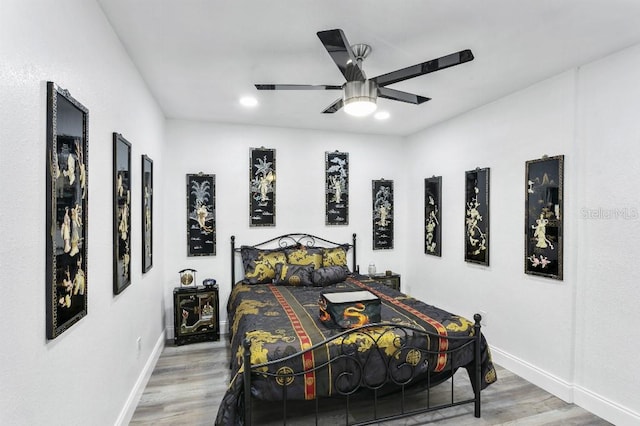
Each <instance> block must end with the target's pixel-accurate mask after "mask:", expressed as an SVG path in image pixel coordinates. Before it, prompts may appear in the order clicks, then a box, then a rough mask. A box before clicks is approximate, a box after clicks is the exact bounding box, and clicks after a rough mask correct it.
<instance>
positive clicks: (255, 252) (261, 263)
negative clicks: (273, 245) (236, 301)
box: [240, 246, 287, 284]
mask: <svg viewBox="0 0 640 426" xmlns="http://www.w3.org/2000/svg"><path fill="white" fill-rule="evenodd" d="M240 256H241V257H242V266H244V282H245V283H247V284H264V283H270V282H271V281H273V278H274V277H275V276H276V272H275V267H276V264H278V263H286V262H287V256H286V254H285V253H284V252H283V251H280V250H260V249H257V248H255V247H249V246H242V247H240Z"/></svg>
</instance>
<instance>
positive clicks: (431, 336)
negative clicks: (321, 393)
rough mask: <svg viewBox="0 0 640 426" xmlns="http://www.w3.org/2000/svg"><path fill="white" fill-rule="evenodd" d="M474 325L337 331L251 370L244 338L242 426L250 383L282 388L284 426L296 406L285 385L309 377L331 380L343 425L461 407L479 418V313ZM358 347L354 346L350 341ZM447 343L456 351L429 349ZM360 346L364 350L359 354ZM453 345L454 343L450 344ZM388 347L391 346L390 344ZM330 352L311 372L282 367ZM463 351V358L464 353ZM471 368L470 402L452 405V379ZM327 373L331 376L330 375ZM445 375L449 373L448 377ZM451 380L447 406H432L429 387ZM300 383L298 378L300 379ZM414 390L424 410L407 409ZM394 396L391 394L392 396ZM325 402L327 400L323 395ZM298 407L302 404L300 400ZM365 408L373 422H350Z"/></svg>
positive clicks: (247, 419) (248, 418) (248, 420)
mask: <svg viewBox="0 0 640 426" xmlns="http://www.w3.org/2000/svg"><path fill="white" fill-rule="evenodd" d="M474 320H475V324H474V326H473V330H474V331H473V335H471V336H441V335H438V334H437V333H432V332H428V331H424V330H421V329H417V328H414V327H410V326H404V325H397V324H390V323H379V324H369V325H365V326H362V327H358V328H354V329H350V330H347V331H344V332H341V333H339V334H337V335H335V336H333V337H331V338H330V339H327V340H325V341H323V342H320V343H318V344H315V345H313V346H311V347H309V348H308V349H306V350H305V351H300V352H297V353H294V354H291V355H289V356H286V357H283V358H281V359H277V360H273V361H269V362H265V363H261V364H255V365H251V361H250V359H251V350H250V349H251V342H250V341H249V340H248V339H245V341H244V342H243V346H244V355H243V362H244V366H245V367H246V366H250V367H248V368H245V369H244V375H243V380H244V396H243V399H242V402H241V404H242V405H244V407H242V411H243V413H242V415H243V417H244V424H245V425H251V424H252V420H253V418H252V417H253V414H254V413H253V401H252V400H253V398H252V393H251V387H252V382H253V381H256V380H258V381H259V380H273V381H276V382H277V383H278V384H280V387H281V389H282V395H281V399H282V424H283V425H286V424H287V418H288V405H290V404H294V402H293V401H291V400H290V399H289V398H288V395H287V388H288V386H287V385H286V384H288V383H291V382H292V381H293V380H294V379H295V378H302V380H306V378H307V376H309V375H310V374H328V376H327V377H330V378H331V379H330V380H331V386H330V388H331V389H332V392H331V396H330V397H329V398H330V399H332V400H334V401H335V400H340V401H341V403H343V404H344V419H345V422H344V424H346V425H350V426H356V425H367V424H373V423H378V422H382V421H390V420H394V419H400V418H405V417H410V416H415V415H417V414H421V413H428V412H432V411H436V410H443V409H447V408H451V407H455V406H459V405H465V404H474V415H475V417H480V414H481V400H480V388H481V386H480V383H481V364H482V359H481V357H482V350H481V343H482V335H481V333H480V320H481V316H480V315H479V314H476V315H474ZM355 333H357V339H359V340H358V342H359V343H358V344H357V345H356V344H354V343H353V341H354V338H356V334H355ZM442 339H446V340H447V342H446V344H445V345H444V347H445V348H448V347H452V346H455V348H453V349H446V350H441V349H437V350H433V349H431V347H432V346H434V344H432V342H438V343H437V344H435V346H436V347H439V348H442V347H443V344H442V343H443V341H442ZM363 340H366V342H365V343H364V344H365V346H366V347H367V350H366V351H363V350H360V348H361V347H362V346H361V345H362V344H363V343H362V342H363ZM454 340H455V341H456V342H455V344H449V342H453V341H454ZM390 342H391V343H390ZM329 346H331V347H333V352H332V355H331V357H330V358H329V359H327V360H324V361H320V362H318V363H317V365H314V366H313V367H312V368H305V369H304V370H302V371H291V369H290V368H282V366H284V365H287V362H288V361H291V360H294V359H296V357H298V358H299V357H304V356H305V355H306V354H313V353H318V352H317V351H318V350H321V351H322V352H324V353H328V347H329ZM463 351H466V354H465V352H463ZM468 354H472V360H471V362H468V356H469V355H468ZM441 357H446V358H445V359H447V360H448V361H447V362H446V368H444V369H443V370H441V371H440V372H438V373H435V374H434V368H435V367H436V365H439V362H441V359H442V358H441ZM457 359H464V360H465V362H464V365H456V364H457V362H458V361H456V360H457ZM470 365H472V366H473V369H472V370H473V374H474V376H475V377H474V379H475V380H472V381H471V382H472V383H473V382H475V386H473V398H469V399H462V400H456V399H455V392H454V374H455V372H456V370H457V369H458V368H460V367H469V366H470ZM328 372H329V373H328ZM447 373H448V374H447ZM449 377H450V379H451V390H450V392H451V395H450V399H448V401H446V402H442V401H441V402H438V403H433V401H432V399H431V388H432V386H435V385H437V384H439V383H441V382H443V381H446V380H448V379H449ZM298 380H300V379H298ZM416 387H419V388H420V389H421V391H424V392H425V393H426V404H425V406H422V407H419V408H414V409H410V408H409V407H408V406H407V404H406V397H407V395H408V394H409V392H413V391H414V390H415V388H416ZM390 393H393V395H390ZM324 398H327V397H326V396H325V397H324ZM383 398H397V399H394V402H396V401H397V402H399V404H396V406H399V408H398V409H397V410H396V411H394V412H392V413H388V412H384V413H383V412H381V410H380V409H379V404H380V401H381V400H382V399H383ZM319 399H322V398H321V397H318V396H316V397H315V400H314V402H313V405H314V407H315V416H314V417H315V424H316V425H317V424H318V420H319V418H320V417H321V414H320V413H319V404H320V402H319ZM300 402H301V401H300ZM358 403H364V404H367V406H368V407H371V411H372V412H373V414H372V417H371V418H368V419H366V420H359V421H350V415H349V413H350V410H351V408H352V406H353V405H354V404H358Z"/></svg>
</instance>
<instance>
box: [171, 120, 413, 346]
mask: <svg viewBox="0 0 640 426" xmlns="http://www.w3.org/2000/svg"><path fill="white" fill-rule="evenodd" d="M166 138H167V150H166V153H165V155H166V157H167V158H170V159H171V161H168V162H167V165H166V168H165V173H164V185H165V190H166V197H165V205H164V208H165V228H164V234H165V254H164V257H165V259H166V261H165V268H164V273H165V297H166V298H167V300H170V299H169V298H170V296H171V294H172V291H173V288H174V287H175V286H176V285H177V284H178V278H179V277H178V271H179V270H181V269H183V268H193V269H196V270H197V271H198V274H197V280H198V282H201V281H202V279H204V278H206V277H213V278H216V279H217V280H218V283H219V285H220V300H221V303H222V305H223V308H222V309H221V320H222V328H223V330H226V311H225V309H224V304H225V303H226V300H227V298H228V295H229V292H230V289H231V283H230V280H231V277H230V274H231V272H230V262H231V258H230V237H231V235H235V236H236V243H237V244H238V245H241V244H254V243H258V242H260V241H264V240H266V239H269V238H272V237H275V236H277V235H281V234H285V233H289V232H307V233H311V234H315V235H318V236H321V237H325V238H327V239H329V240H332V241H338V242H351V235H352V234H353V233H356V234H357V235H358V250H357V256H358V259H357V260H358V263H359V264H360V266H361V268H362V270H363V271H364V270H366V268H367V265H368V264H369V262H370V261H373V262H374V263H375V264H376V266H377V267H378V270H381V271H382V270H386V269H392V270H394V271H399V272H402V271H404V269H405V264H404V249H403V247H404V244H403V241H404V240H405V238H406V235H405V230H406V227H405V225H404V222H405V221H404V218H405V217H406V187H407V182H406V156H405V152H404V151H403V149H402V148H401V145H402V144H401V140H400V139H399V138H396V137H388V136H371V135H354V134H341V133H332V132H320V131H312V130H308V131H305V130H293V129H282V128H275V127H258V126H256V127H250V126H238V125H225V124H211V123H195V122H189V121H179V120H169V121H167V136H166ZM261 146H264V147H265V148H274V149H275V150H276V174H277V182H276V226H275V227H250V226H249V181H248V179H249V149H250V148H259V147H261ZM334 150H339V151H343V152H348V153H349V162H350V164H349V171H350V179H349V197H350V198H349V200H350V201H349V203H350V208H349V225H348V226H326V225H325V214H324V191H323V188H324V161H325V160H324V158H325V152H326V151H334ZM198 172H203V173H208V174H215V175H216V192H217V199H216V205H217V212H216V221H217V229H218V233H217V247H216V249H217V254H216V256H207V257H187V249H186V238H187V237H186V209H185V199H186V174H188V173H198ZM381 178H385V179H392V180H393V181H394V189H395V206H396V211H395V216H394V217H395V220H396V226H395V232H396V235H395V236H396V238H395V241H396V248H395V249H394V250H376V251H375V252H374V251H373V250H372V235H371V226H372V218H371V203H372V200H371V180H373V179H381ZM238 279H239V278H238ZM166 316H167V328H168V329H169V330H173V320H172V319H171V307H170V306H169V305H167V306H166ZM169 335H172V333H171V332H170V333H169Z"/></svg>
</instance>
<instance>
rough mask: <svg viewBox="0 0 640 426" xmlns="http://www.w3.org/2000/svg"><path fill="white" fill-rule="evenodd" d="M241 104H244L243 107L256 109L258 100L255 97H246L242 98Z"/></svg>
mask: <svg viewBox="0 0 640 426" xmlns="http://www.w3.org/2000/svg"><path fill="white" fill-rule="evenodd" d="M240 104H242V105H243V106H246V107H249V108H251V107H254V106H257V105H258V100H257V99H256V98H254V97H253V96H244V97H242V98H240Z"/></svg>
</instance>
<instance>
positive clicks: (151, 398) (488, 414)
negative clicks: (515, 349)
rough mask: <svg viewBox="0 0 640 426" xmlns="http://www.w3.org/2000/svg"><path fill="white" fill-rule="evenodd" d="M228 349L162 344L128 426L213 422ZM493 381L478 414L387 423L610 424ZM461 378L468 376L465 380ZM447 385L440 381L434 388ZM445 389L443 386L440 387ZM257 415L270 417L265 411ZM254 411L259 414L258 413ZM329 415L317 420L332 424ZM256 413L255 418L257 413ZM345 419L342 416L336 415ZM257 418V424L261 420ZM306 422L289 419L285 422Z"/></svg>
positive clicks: (454, 411)
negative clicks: (157, 358) (161, 349)
mask: <svg viewBox="0 0 640 426" xmlns="http://www.w3.org/2000/svg"><path fill="white" fill-rule="evenodd" d="M228 366H229V349H228V347H227V345H226V342H225V341H221V342H207V343H196V344H190V345H185V346H179V347H176V346H170V344H167V346H166V347H165V349H164V351H163V352H162V355H161V356H160V359H159V360H158V363H157V365H156V367H155V369H154V371H153V374H152V375H151V378H150V379H149V383H148V384H147V387H146V389H145V391H144V394H143V395H142V398H141V399H140V402H139V404H138V407H137V409H136V411H135V413H134V415H133V419H132V420H131V423H130V424H132V425H212V424H213V423H214V420H215V417H216V414H217V412H218V405H219V404H220V401H221V400H222V397H223V395H224V393H225V391H226V388H227V383H228V381H229V369H228ZM496 370H497V373H498V381H497V382H496V383H494V384H493V385H491V386H489V387H488V388H487V389H486V390H484V391H483V392H482V418H479V419H477V418H475V417H474V416H473V406H472V405H467V406H460V407H455V408H451V409H447V410H445V411H440V412H435V413H428V414H423V415H420V416H416V417H413V418H409V419H404V420H400V421H395V422H393V423H392V422H387V423H385V424H386V425H390V424H394V425H424V424H429V423H432V422H435V424H436V425H438V426H440V425H456V426H464V425H524V426H538V425H558V426H560V425H562V426H565V425H580V426H586V425H593V426H595V425H610V423H607V422H605V421H604V420H602V419H600V418H599V417H596V416H594V415H593V414H591V413H589V412H587V411H586V410H584V409H582V408H580V407H577V406H576V405H573V404H567V403H565V402H563V401H562V400H560V399H559V398H556V397H554V396H552V395H551V394H549V393H547V392H545V391H543V390H542V389H540V388H538V387H536V386H534V385H532V384H531V383H529V382H527V381H526V380H524V379H522V378H520V377H518V376H516V375H515V374H513V373H511V372H509V371H508V370H505V369H504V368H501V367H500V366H496ZM466 376H467V374H466V371H459V373H458V374H456V377H455V384H456V388H457V387H458V386H460V387H461V388H464V389H467V388H468V387H469V384H468V379H466ZM465 380H466V381H467V382H466V383H464V382H465ZM441 386H442V387H444V386H447V385H446V384H443V385H440V386H438V387H436V388H435V389H434V391H435V390H437V389H438V388H440V387H441ZM444 391H446V389H444ZM268 409H269V408H267V411H266V412H264V413H263V416H262V418H263V419H264V418H269V417H270V415H269V412H268ZM258 414H259V413H258ZM332 417H333V416H332V415H329V416H327V418H326V419H325V418H323V421H322V423H325V421H326V424H330V425H332V426H335V425H336V424H338V423H337V421H335V420H334V419H332ZM257 418H260V417H257ZM341 421H342V422H344V420H341ZM266 423H267V422H265V421H260V422H259V423H258V424H261V425H262V424H266ZM296 423H297V424H309V423H308V420H304V421H301V422H291V421H288V422H287V424H288V425H289V424H296Z"/></svg>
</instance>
